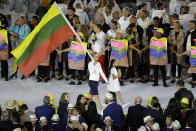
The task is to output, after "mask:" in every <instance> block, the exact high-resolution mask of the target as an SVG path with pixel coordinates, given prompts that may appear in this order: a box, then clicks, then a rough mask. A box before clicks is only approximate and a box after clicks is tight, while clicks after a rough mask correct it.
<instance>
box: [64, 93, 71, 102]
mask: <svg viewBox="0 0 196 131" xmlns="http://www.w3.org/2000/svg"><path fill="white" fill-rule="evenodd" d="M64 97H65V100H66V101H67V102H69V101H70V95H69V94H66V95H65V96H64Z"/></svg>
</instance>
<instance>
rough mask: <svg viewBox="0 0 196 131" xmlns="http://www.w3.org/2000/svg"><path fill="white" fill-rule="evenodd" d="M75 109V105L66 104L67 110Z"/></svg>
mask: <svg viewBox="0 0 196 131" xmlns="http://www.w3.org/2000/svg"><path fill="white" fill-rule="evenodd" d="M74 107H75V105H74V104H68V107H67V108H68V109H73V108H74Z"/></svg>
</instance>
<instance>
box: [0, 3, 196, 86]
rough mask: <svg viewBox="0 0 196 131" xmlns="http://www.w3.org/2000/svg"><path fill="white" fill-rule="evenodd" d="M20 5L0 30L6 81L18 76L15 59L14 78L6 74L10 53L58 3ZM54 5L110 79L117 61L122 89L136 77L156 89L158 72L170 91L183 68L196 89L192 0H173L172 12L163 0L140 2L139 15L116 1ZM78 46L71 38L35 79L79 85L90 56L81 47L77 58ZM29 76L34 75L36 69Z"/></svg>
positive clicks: (0, 55)
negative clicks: (169, 84) (170, 85)
mask: <svg viewBox="0 0 196 131" xmlns="http://www.w3.org/2000/svg"><path fill="white" fill-rule="evenodd" d="M14 2H15V3H14ZM18 2H19V1H17V2H16V1H12V3H11V4H10V7H12V8H11V9H10V10H11V11H10V12H11V19H10V21H8V20H7V19H6V18H9V17H8V16H9V14H7V13H5V15H4V14H1V30H2V32H3V31H4V32H5V31H7V34H6V35H7V36H8V37H7V39H6V40H7V43H8V46H6V47H4V46H3V45H2V47H1V53H0V60H1V68H2V71H1V76H2V78H5V81H8V80H9V79H12V78H14V77H17V66H16V63H17V60H15V61H14V63H15V64H14V68H13V74H12V75H11V76H10V77H9V76H8V74H9V72H8V70H9V69H8V62H7V60H8V59H9V58H10V57H12V55H11V54H10V52H11V50H14V49H15V48H16V47H18V45H19V44H20V43H22V41H23V40H24V39H25V38H26V37H27V36H28V34H29V33H30V32H31V31H32V30H33V29H34V28H35V27H36V26H37V25H38V24H39V21H41V19H42V17H43V16H44V15H45V14H46V13H47V11H48V9H49V8H50V6H51V4H53V3H54V1H50V0H42V1H41V2H40V4H38V3H39V2H38V1H36V0H34V1H28V0H27V1H26V2H25V0H24V1H23V2H22V0H21V1H20V2H21V3H20V2H19V3H20V4H21V5H23V6H24V7H26V8H24V9H26V10H24V9H23V8H21V7H20V6H18ZM56 2H57V4H58V8H59V9H60V10H61V11H62V12H63V15H65V16H66V18H67V19H68V21H69V22H70V24H71V25H72V26H73V28H74V29H75V31H76V32H78V35H79V36H80V39H81V40H82V41H83V44H84V43H85V47H86V48H87V49H88V51H89V52H90V53H93V52H97V53H98V54H99V58H98V62H99V63H100V64H101V68H102V70H103V72H104V74H105V75H106V76H107V77H109V76H110V71H111V68H110V67H112V66H110V65H111V64H110V63H111V61H112V60H113V59H115V60H116V63H115V64H116V65H115V67H116V70H117V72H118V75H119V73H120V74H122V75H119V76H118V77H119V81H120V85H121V86H123V85H124V80H125V79H129V81H130V83H133V82H135V81H136V79H138V82H142V83H147V82H154V83H153V86H158V85H159V83H158V77H159V69H160V71H161V75H162V80H163V86H164V87H167V86H168V85H167V83H166V80H168V79H171V83H174V82H175V81H176V78H183V76H182V69H187V67H189V69H188V71H187V72H188V73H191V74H192V81H190V84H191V85H192V87H193V88H194V87H195V85H196V75H195V65H196V64H195V62H194V61H195V60H194V59H195V58H194V50H195V47H194V46H195V24H196V22H195V20H196V13H195V7H196V6H195V1H194V0H171V2H170V7H169V13H168V12H166V9H165V7H164V4H163V3H162V1H161V0H155V1H151V2H144V3H140V4H139V6H138V10H137V11H134V10H133V9H131V8H129V7H124V8H123V9H122V10H121V9H120V8H119V6H118V4H117V3H116V2H115V0H100V1H97V0H91V1H87V0H76V1H70V0H57V1H56ZM16 3H17V4H16ZM137 3H139V1H138V2H137ZM149 3H150V7H149ZM23 6H22V7H23ZM35 7H36V8H35ZM6 9H7V8H6ZM21 14H24V15H21ZM13 18H17V19H13ZM8 23H12V24H11V25H9V24H8ZM80 45H81V43H80V40H77V39H76V38H75V37H73V38H71V39H70V40H68V41H66V42H65V43H63V44H62V45H61V46H60V47H58V48H57V49H56V50H54V51H53V52H52V53H51V54H50V56H48V58H47V59H46V60H45V61H43V62H42V63H41V64H40V65H39V66H38V67H37V70H38V71H37V72H38V73H37V75H36V79H37V81H38V82H41V81H44V82H48V81H49V80H50V79H53V78H55V79H57V80H62V79H64V78H65V79H66V80H69V79H71V81H70V83H69V84H71V85H74V84H78V85H80V84H82V81H85V80H86V79H88V77H87V76H88V72H87V69H88V63H89V62H90V57H89V56H88V55H87V52H86V51H85V49H81V50H83V51H84V54H77V55H79V56H78V57H77V56H75V54H74V51H75V50H74V48H75V47H77V48H81V46H80ZM189 56H190V57H189ZM57 63H58V64H57ZM170 72H171V73H170ZM176 72H177V75H176ZM86 74H87V75H86ZM30 76H35V71H34V72H32V74H31V75H30ZM24 78H25V77H24V76H22V78H21V79H24ZM77 80H78V82H77V83H76V81H77ZM101 80H103V79H102V78H101Z"/></svg>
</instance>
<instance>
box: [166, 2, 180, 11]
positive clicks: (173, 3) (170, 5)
mask: <svg viewBox="0 0 196 131" xmlns="http://www.w3.org/2000/svg"><path fill="white" fill-rule="evenodd" d="M179 3H180V1H179V0H171V1H170V3H169V13H170V14H173V13H175V8H176V6H177V5H178V4H179Z"/></svg>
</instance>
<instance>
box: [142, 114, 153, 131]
mask: <svg viewBox="0 0 196 131" xmlns="http://www.w3.org/2000/svg"><path fill="white" fill-rule="evenodd" d="M144 124H145V125H144V126H141V127H140V128H144V129H146V130H145V131H152V125H153V118H152V117H151V116H146V117H144Z"/></svg>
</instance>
